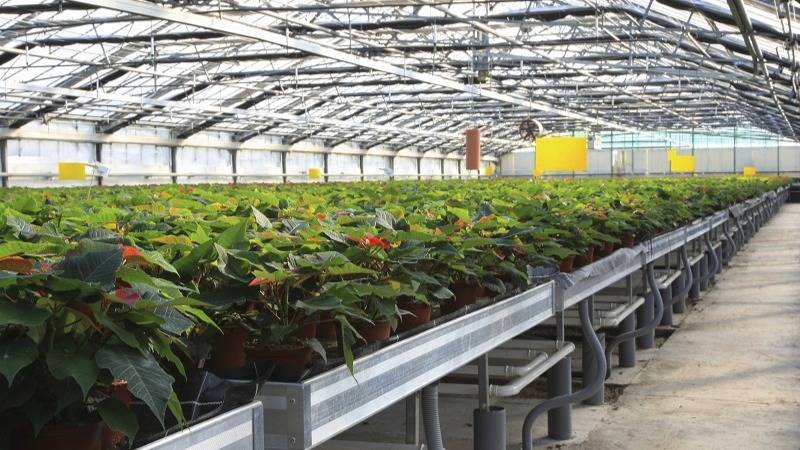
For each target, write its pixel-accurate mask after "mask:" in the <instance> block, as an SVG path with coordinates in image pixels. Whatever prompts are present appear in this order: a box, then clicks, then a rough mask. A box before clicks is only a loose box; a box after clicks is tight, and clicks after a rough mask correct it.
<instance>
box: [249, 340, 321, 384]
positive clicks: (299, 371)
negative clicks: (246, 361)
mask: <svg viewBox="0 0 800 450" xmlns="http://www.w3.org/2000/svg"><path fill="white" fill-rule="evenodd" d="M247 356H248V357H249V358H250V359H251V360H253V361H254V362H256V364H258V363H262V362H266V361H269V362H272V363H273V364H274V365H275V369H274V371H273V373H272V376H271V377H270V380H273V381H285V382H296V381H299V380H300V378H302V377H303V375H304V374H305V372H306V368H307V367H308V365H309V364H310V363H311V347H308V346H305V345H293V344H287V345H270V346H265V347H254V348H248V349H247Z"/></svg>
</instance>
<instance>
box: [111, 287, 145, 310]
mask: <svg viewBox="0 0 800 450" xmlns="http://www.w3.org/2000/svg"><path fill="white" fill-rule="evenodd" d="M114 296H115V297H117V298H118V299H120V300H122V302H123V303H125V304H126V305H130V306H133V305H135V304H137V303H139V300H141V299H142V296H141V295H139V293H138V292H136V291H132V290H130V289H117V290H115V291H114Z"/></svg>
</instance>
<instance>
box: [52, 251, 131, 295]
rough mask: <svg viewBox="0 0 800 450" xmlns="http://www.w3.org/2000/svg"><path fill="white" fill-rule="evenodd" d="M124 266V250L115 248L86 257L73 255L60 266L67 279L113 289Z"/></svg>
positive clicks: (91, 253)
mask: <svg viewBox="0 0 800 450" xmlns="http://www.w3.org/2000/svg"><path fill="white" fill-rule="evenodd" d="M121 266H122V248H116V247H115V248H114V249H109V250H104V251H99V252H90V253H86V254H85V255H71V256H67V257H66V258H64V261H62V262H61V263H60V264H59V266H58V267H59V268H60V269H61V270H63V272H64V276H65V277H67V278H75V279H77V280H81V281H84V282H86V283H98V284H100V285H103V286H107V287H109V288H110V287H111V286H113V285H114V281H116V279H117V270H119V268H120V267H121Z"/></svg>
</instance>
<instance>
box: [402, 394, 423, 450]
mask: <svg viewBox="0 0 800 450" xmlns="http://www.w3.org/2000/svg"><path fill="white" fill-rule="evenodd" d="M405 406H406V444H411V445H413V446H415V447H419V445H420V444H421V443H422V439H421V434H420V430H421V425H422V424H421V422H420V393H419V391H417V392H415V393H414V394H413V395H410V396H408V397H406V405H405Z"/></svg>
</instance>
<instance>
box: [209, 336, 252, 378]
mask: <svg viewBox="0 0 800 450" xmlns="http://www.w3.org/2000/svg"><path fill="white" fill-rule="evenodd" d="M222 331H223V334H221V335H219V336H217V338H216V339H215V340H214V345H213V347H212V357H211V367H212V368H213V369H214V370H219V371H224V370H228V369H236V368H239V367H242V366H244V365H245V364H246V363H247V352H246V351H245V348H244V344H245V341H246V340H247V332H246V331H245V330H244V329H242V328H239V327H236V326H231V327H225V328H223V330H222Z"/></svg>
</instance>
